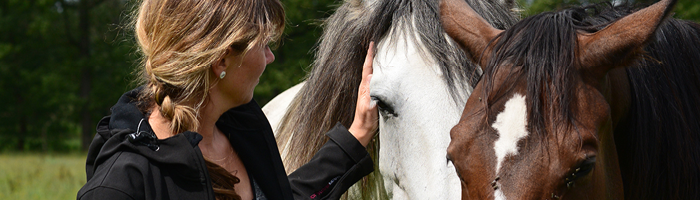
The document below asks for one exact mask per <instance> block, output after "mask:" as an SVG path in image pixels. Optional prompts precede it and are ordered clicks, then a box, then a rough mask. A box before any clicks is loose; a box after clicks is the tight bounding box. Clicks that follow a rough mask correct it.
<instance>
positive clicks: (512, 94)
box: [440, 0, 700, 199]
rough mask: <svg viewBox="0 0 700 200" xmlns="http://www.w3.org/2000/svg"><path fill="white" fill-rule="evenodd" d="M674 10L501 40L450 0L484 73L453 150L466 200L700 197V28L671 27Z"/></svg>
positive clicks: (588, 18)
mask: <svg viewBox="0 0 700 200" xmlns="http://www.w3.org/2000/svg"><path fill="white" fill-rule="evenodd" d="M675 3H676V1H675V0H662V1H660V2H658V3H656V4H654V5H652V6H650V7H647V8H644V9H641V10H639V11H636V12H632V9H631V8H629V7H626V6H622V7H613V6H612V4H606V5H602V4H600V5H595V6H589V7H585V8H572V9H568V10H564V11H560V12H550V13H542V14H539V15H536V16H533V17H530V18H527V19H524V20H523V21H521V22H519V23H518V24H516V25H515V26H513V27H512V28H510V29H508V30H505V31H502V30H498V29H496V28H493V27H491V26H490V25H488V24H487V23H486V22H484V20H483V19H482V18H481V17H480V16H479V15H478V14H476V13H475V12H473V10H472V9H471V8H470V7H469V6H468V5H467V4H465V3H464V2H462V1H458V0H443V2H442V3H441V5H440V9H441V20H442V22H443V28H444V29H445V31H446V32H447V33H448V34H449V35H450V36H451V37H453V38H454V39H455V40H456V41H458V43H459V44H460V45H461V47H462V48H463V49H465V51H467V52H468V53H469V54H470V55H471V58H472V59H473V60H474V61H476V62H477V63H479V64H480V65H481V66H482V67H483V69H484V75H483V77H482V78H481V80H480V81H479V83H478V84H477V86H476V88H475V89H474V92H473V94H472V95H471V96H470V97H469V99H468V100H467V103H466V106H465V108H464V111H463V113H462V117H461V119H460V122H459V124H458V125H456V126H455V127H454V128H453V129H452V131H451V138H452V141H451V143H450V145H449V148H448V150H447V154H448V159H449V160H451V161H452V162H454V164H455V167H456V169H457V172H458V174H459V176H460V179H461V184H462V198H463V199H506V198H507V199H561V198H566V199H623V198H628V199H700V147H699V146H698V145H699V144H700V123H699V121H700V108H699V107H700V106H698V103H700V64H698V63H699V62H698V59H699V58H700V37H699V35H700V34H699V33H700V26H699V25H698V24H694V23H692V22H687V21H680V20H675V19H666V18H667V16H668V15H669V13H670V11H671V10H672V8H673V6H674V5H675ZM647 44H648V45H647Z"/></svg>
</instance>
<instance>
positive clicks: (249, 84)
mask: <svg viewBox="0 0 700 200" xmlns="http://www.w3.org/2000/svg"><path fill="white" fill-rule="evenodd" d="M239 59H240V56H236V55H232V54H227V56H226V59H225V62H226V66H227V67H226V77H225V78H224V79H223V80H220V81H221V82H222V83H219V84H222V87H224V88H223V89H224V91H225V92H224V95H226V96H228V97H227V99H230V100H232V101H234V102H235V104H236V106H237V105H242V104H245V103H248V102H250V100H252V99H253V91H254V90H255V86H256V85H258V82H259V81H260V75H262V73H263V71H265V66H266V65H267V64H270V63H272V61H274V60H275V55H273V54H272V51H270V48H269V47H268V46H267V45H256V46H255V47H253V48H252V49H251V50H250V51H248V53H247V54H246V55H245V56H244V57H243V59H242V60H239ZM239 63H240V66H239V65H238V64H239ZM229 87H230V88H229Z"/></svg>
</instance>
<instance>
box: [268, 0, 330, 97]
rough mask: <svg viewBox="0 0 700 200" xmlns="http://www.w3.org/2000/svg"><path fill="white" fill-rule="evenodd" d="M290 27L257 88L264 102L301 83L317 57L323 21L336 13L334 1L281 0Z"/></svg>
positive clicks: (287, 28) (275, 50)
mask: <svg viewBox="0 0 700 200" xmlns="http://www.w3.org/2000/svg"><path fill="white" fill-rule="evenodd" d="M282 3H283V4H284V6H285V12H286V17H287V26H286V28H285V31H284V35H283V36H282V39H281V41H280V42H279V44H278V48H277V49H274V50H273V53H274V54H275V56H276V57H275V62H273V63H271V64H270V65H268V66H267V68H266V69H265V73H263V75H262V77H260V83H259V84H258V86H257V87H256V88H255V99H256V100H257V101H258V103H260V104H261V105H264V104H265V103H267V102H268V101H270V99H272V98H274V97H275V96H276V95H277V94H279V93H281V92H283V91H284V90H286V89H287V88H289V87H292V86H294V85H296V84H297V83H299V82H301V81H302V80H303V78H304V76H306V70H307V69H308V67H309V66H310V65H311V63H312V62H313V60H314V57H313V47H314V46H315V44H316V42H317V40H318V38H319V37H320V36H321V33H322V27H321V26H320V25H321V23H322V20H323V19H325V18H328V17H329V16H330V15H331V14H333V10H334V8H335V6H334V5H338V4H339V3H342V1H337V2H336V1H333V0H282Z"/></svg>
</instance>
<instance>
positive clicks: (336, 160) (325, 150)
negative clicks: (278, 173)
mask: <svg viewBox="0 0 700 200" xmlns="http://www.w3.org/2000/svg"><path fill="white" fill-rule="evenodd" d="M326 135H327V136H328V137H330V139H329V140H328V142H326V144H324V145H323V147H321V149H320V150H319V151H318V152H317V153H316V155H314V157H313V158H312V159H311V161H309V163H307V164H305V165H303V166H301V167H300V168H299V169H297V170H296V171H294V173H292V174H290V175H289V182H290V184H291V186H292V191H293V192H294V199H339V198H340V196H341V195H343V193H345V191H347V190H348V188H350V186H352V185H353V184H355V183H356V182H357V181H359V180H360V179H362V177H364V176H366V175H368V174H369V173H371V172H372V171H374V163H373V161H372V158H371V157H370V156H369V153H367V150H366V149H365V147H364V146H362V144H360V142H359V141H357V139H355V137H353V136H352V134H350V132H348V130H347V129H346V128H345V127H343V125H341V124H340V123H338V124H336V126H335V127H334V128H333V129H331V130H330V131H328V133H326Z"/></svg>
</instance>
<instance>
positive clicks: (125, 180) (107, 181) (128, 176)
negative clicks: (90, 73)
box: [78, 151, 152, 199]
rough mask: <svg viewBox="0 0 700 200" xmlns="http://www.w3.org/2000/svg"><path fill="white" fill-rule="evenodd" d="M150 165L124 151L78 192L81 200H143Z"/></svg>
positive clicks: (107, 162)
mask: <svg viewBox="0 0 700 200" xmlns="http://www.w3.org/2000/svg"><path fill="white" fill-rule="evenodd" d="M148 174H152V166H151V163H150V161H149V160H148V159H147V158H146V157H144V156H143V155H140V154H137V153H133V152H128V151H123V152H119V153H115V154H113V155H112V156H110V157H109V158H108V159H107V160H106V161H105V162H103V163H102V164H100V165H99V166H97V167H96V169H95V173H94V175H93V176H92V177H91V178H90V179H89V180H88V181H87V183H85V185H84V186H83V187H82V188H81V189H80V191H78V199H94V198H93V197H96V198H99V199H105V198H107V199H139V198H136V197H143V196H144V188H145V187H144V186H145V182H147V179H149V178H147V175H148Z"/></svg>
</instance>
